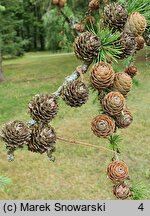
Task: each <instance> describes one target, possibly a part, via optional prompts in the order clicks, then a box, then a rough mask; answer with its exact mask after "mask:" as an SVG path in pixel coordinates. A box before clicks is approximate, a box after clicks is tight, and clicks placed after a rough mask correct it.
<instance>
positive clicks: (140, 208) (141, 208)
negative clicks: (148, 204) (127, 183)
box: [138, 203, 144, 211]
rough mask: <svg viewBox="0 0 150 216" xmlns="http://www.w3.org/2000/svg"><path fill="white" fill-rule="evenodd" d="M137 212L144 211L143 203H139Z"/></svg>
mask: <svg viewBox="0 0 150 216" xmlns="http://www.w3.org/2000/svg"><path fill="white" fill-rule="evenodd" d="M138 209H139V210H141V211H143V210H144V207H143V203H141V204H140V205H139V207H138Z"/></svg>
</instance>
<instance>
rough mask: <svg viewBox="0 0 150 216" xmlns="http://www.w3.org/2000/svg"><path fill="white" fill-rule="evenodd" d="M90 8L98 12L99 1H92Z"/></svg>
mask: <svg viewBox="0 0 150 216" xmlns="http://www.w3.org/2000/svg"><path fill="white" fill-rule="evenodd" d="M89 8H90V9H91V10H98V9H99V0H91V1H90V3H89Z"/></svg>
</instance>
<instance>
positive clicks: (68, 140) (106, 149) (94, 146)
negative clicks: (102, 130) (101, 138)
mask: <svg viewBox="0 0 150 216" xmlns="http://www.w3.org/2000/svg"><path fill="white" fill-rule="evenodd" d="M57 139H58V140H60V141H63V142H67V143H70V144H71V145H74V144H77V145H83V146H88V147H92V148H97V149H102V150H105V151H109V152H113V153H115V154H116V152H115V151H113V150H111V149H108V148H105V147H103V146H97V145H93V144H90V143H85V142H81V141H76V140H70V139H65V138H62V137H57Z"/></svg>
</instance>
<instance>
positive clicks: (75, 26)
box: [74, 23, 85, 33]
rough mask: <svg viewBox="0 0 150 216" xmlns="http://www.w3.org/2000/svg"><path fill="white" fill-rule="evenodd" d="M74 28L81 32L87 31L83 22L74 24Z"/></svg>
mask: <svg viewBox="0 0 150 216" xmlns="http://www.w3.org/2000/svg"><path fill="white" fill-rule="evenodd" d="M74 29H75V30H76V31H78V32H80V33H82V32H84V31H85V25H84V24H83V23H76V24H74Z"/></svg>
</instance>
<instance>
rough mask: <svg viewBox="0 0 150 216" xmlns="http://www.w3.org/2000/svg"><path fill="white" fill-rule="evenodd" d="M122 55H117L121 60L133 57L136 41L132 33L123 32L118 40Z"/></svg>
mask: <svg viewBox="0 0 150 216" xmlns="http://www.w3.org/2000/svg"><path fill="white" fill-rule="evenodd" d="M120 46H121V48H122V53H121V54H120V55H119V56H120V58H121V59H123V58H127V57H128V56H130V55H133V54H134V53H135V50H136V41H135V37H134V35H133V33H132V32H123V34H122V37H121V39H120Z"/></svg>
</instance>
